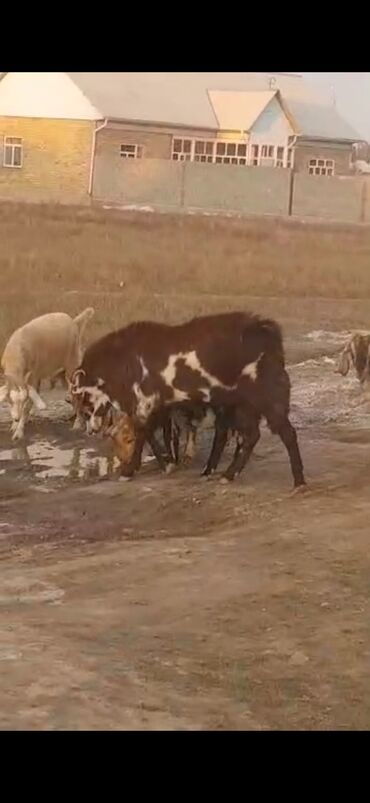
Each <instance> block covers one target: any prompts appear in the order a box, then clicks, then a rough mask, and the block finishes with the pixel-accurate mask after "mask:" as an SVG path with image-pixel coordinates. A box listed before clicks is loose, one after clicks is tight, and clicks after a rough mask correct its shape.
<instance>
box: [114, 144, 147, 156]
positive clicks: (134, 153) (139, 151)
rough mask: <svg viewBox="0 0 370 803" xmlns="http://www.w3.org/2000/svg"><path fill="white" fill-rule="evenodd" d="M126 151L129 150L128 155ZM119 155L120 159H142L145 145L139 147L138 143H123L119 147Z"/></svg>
mask: <svg viewBox="0 0 370 803" xmlns="http://www.w3.org/2000/svg"><path fill="white" fill-rule="evenodd" d="M129 148H134V150H133V151H131V152H130V151H129V150H128V149H129ZM125 149H127V150H128V153H125V152H124V151H125ZM119 155H120V159H142V158H143V156H144V145H139V143H138V142H121V144H120V146H119Z"/></svg>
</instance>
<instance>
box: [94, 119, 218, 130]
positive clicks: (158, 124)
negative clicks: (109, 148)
mask: <svg viewBox="0 0 370 803" xmlns="http://www.w3.org/2000/svg"><path fill="white" fill-rule="evenodd" d="M105 119H106V120H108V123H126V124H127V125H145V126H155V127H156V128H176V129H180V130H189V129H192V128H194V129H196V130H197V131H211V132H212V133H215V132H216V133H217V131H219V128H217V127H213V128H211V127H209V126H204V125H199V124H196V123H172V122H171V121H168V122H163V120H161V121H158V120H137V119H135V118H133V117H110V116H106V117H105Z"/></svg>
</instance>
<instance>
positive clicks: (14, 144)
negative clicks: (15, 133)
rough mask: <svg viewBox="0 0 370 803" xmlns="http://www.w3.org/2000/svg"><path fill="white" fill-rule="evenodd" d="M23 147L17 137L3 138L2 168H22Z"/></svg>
mask: <svg viewBox="0 0 370 803" xmlns="http://www.w3.org/2000/svg"><path fill="white" fill-rule="evenodd" d="M22 164H23V145H22V140H21V139H20V138H19V137H4V158H3V166H4V167H22Z"/></svg>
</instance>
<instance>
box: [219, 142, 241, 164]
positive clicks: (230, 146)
mask: <svg viewBox="0 0 370 803" xmlns="http://www.w3.org/2000/svg"><path fill="white" fill-rule="evenodd" d="M215 162H216V164H233V165H246V164H247V146H246V144H245V143H244V142H216V151H215Z"/></svg>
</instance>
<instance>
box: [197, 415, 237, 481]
mask: <svg viewBox="0 0 370 803" xmlns="http://www.w3.org/2000/svg"><path fill="white" fill-rule="evenodd" d="M232 423H233V412H232V411H228V412H225V411H224V410H222V411H218V412H217V413H216V419H215V432H214V436H213V443H212V448H211V453H210V455H209V458H208V460H207V463H206V465H205V467H204V469H203V471H202V477H208V476H209V475H210V474H213V473H214V472H215V471H216V468H217V466H218V464H219V462H220V459H221V456H222V454H223V451H224V449H225V446H226V444H227V438H228V433H229V429H230V427H231V425H232Z"/></svg>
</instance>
